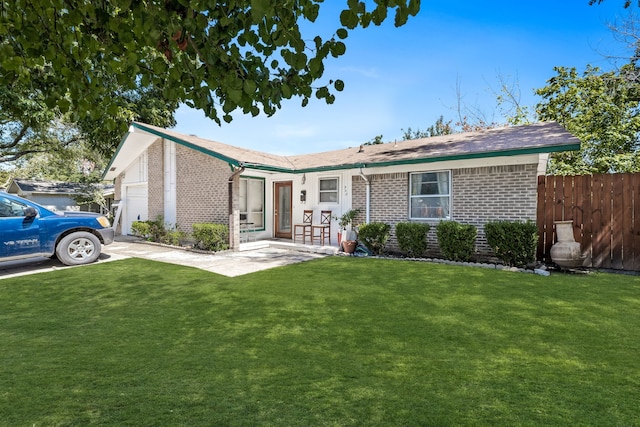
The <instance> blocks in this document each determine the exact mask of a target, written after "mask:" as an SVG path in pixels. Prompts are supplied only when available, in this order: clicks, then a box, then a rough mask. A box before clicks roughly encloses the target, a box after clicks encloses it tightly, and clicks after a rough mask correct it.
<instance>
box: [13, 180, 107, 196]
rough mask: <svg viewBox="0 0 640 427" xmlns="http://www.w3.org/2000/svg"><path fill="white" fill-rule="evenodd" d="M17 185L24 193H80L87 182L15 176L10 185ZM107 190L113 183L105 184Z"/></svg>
mask: <svg viewBox="0 0 640 427" xmlns="http://www.w3.org/2000/svg"><path fill="white" fill-rule="evenodd" d="M13 185H15V186H16V187H17V188H18V189H19V190H20V191H21V192H23V193H42V194H72V195H73V194H78V193H81V192H82V191H83V190H84V189H85V188H86V185H85V184H79V183H76V182H62V181H40V180H34V179H17V178H14V179H13V180H12V181H11V184H10V185H9V188H11V186H13ZM103 187H104V189H105V190H109V189H112V188H113V185H111V184H109V185H104V186H103Z"/></svg>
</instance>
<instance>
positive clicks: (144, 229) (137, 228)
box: [131, 221, 151, 239]
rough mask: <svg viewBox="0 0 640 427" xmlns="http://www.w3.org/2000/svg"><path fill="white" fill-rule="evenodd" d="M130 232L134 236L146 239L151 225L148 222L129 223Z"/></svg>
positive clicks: (149, 233)
mask: <svg viewBox="0 0 640 427" xmlns="http://www.w3.org/2000/svg"><path fill="white" fill-rule="evenodd" d="M131 232H132V233H133V235H134V236H138V237H142V238H143V239H148V238H149V236H150V235H151V224H149V222H148V221H133V222H132V223H131Z"/></svg>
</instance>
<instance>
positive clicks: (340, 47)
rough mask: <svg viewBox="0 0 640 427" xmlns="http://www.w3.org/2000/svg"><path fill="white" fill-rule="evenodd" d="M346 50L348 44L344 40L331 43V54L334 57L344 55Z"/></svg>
mask: <svg viewBox="0 0 640 427" xmlns="http://www.w3.org/2000/svg"><path fill="white" fill-rule="evenodd" d="M346 51H347V46H346V45H345V44H344V43H342V42H333V43H332V44H331V56H333V57H334V58H337V57H338V56H341V55H344V53H345V52H346Z"/></svg>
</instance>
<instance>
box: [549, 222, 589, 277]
mask: <svg viewBox="0 0 640 427" xmlns="http://www.w3.org/2000/svg"><path fill="white" fill-rule="evenodd" d="M554 224H555V226H556V237H557V238H558V242H557V243H555V244H554V245H553V246H551V250H550V251H549V255H551V260H552V261H553V262H555V263H556V264H557V265H559V266H560V267H566V268H576V267H581V266H582V263H583V262H584V258H585V257H583V256H582V251H581V250H580V243H578V242H576V241H575V239H574V237H573V221H555V222H554Z"/></svg>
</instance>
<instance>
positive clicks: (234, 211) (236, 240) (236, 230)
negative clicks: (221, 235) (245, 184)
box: [229, 164, 245, 251]
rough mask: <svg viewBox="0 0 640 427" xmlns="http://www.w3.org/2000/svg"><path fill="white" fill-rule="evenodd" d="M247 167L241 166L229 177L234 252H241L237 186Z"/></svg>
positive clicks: (231, 236) (230, 238)
mask: <svg viewBox="0 0 640 427" xmlns="http://www.w3.org/2000/svg"><path fill="white" fill-rule="evenodd" d="M231 167H232V168H233V166H231ZM244 169H245V167H244V166H243V165H242V164H240V167H239V168H238V169H236V170H235V171H234V172H233V173H232V174H231V176H230V177H229V247H230V248H231V250H233V251H238V250H240V206H239V202H240V195H239V194H236V193H238V191H234V189H236V188H237V189H239V185H236V184H237V183H238V182H239V181H238V176H239V175H240V174H241V173H242V172H244Z"/></svg>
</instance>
